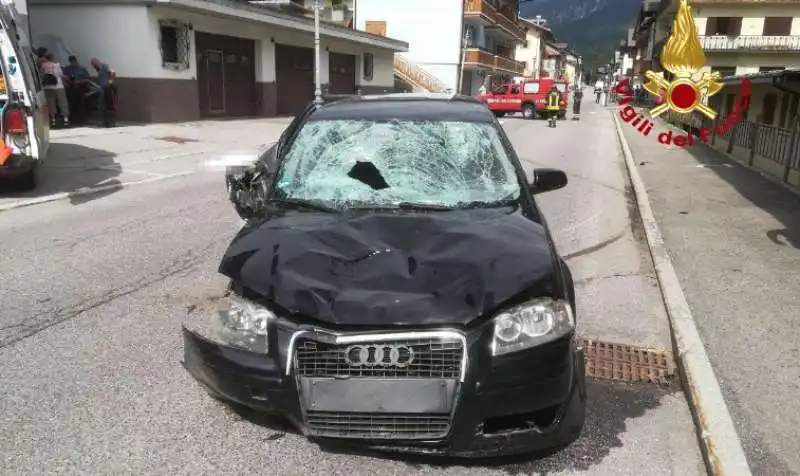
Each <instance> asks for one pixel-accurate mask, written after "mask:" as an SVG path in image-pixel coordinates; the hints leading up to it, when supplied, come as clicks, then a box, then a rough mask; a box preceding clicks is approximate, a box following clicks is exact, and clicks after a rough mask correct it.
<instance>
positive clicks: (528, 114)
mask: <svg viewBox="0 0 800 476" xmlns="http://www.w3.org/2000/svg"><path fill="white" fill-rule="evenodd" d="M522 117H524V118H525V119H536V108H535V107H533V104H525V105H524V106H522Z"/></svg>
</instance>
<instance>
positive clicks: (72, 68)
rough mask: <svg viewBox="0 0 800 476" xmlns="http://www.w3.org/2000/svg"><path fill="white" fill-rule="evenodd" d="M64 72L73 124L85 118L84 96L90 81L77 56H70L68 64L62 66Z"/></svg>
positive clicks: (83, 120)
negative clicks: (67, 82) (67, 84)
mask: <svg viewBox="0 0 800 476" xmlns="http://www.w3.org/2000/svg"><path fill="white" fill-rule="evenodd" d="M64 74H65V75H66V76H67V79H68V81H69V86H68V87H67V99H68V102H69V109H70V111H71V112H72V117H71V118H70V121H71V122H72V123H73V124H78V123H84V122H85V120H86V108H85V107H84V98H85V96H86V93H87V92H88V89H89V82H90V81H91V77H90V76H89V72H88V71H87V70H86V68H84V67H83V65H81V64H80V63H79V62H78V58H76V57H75V56H70V57H69V65H68V66H65V67H64Z"/></svg>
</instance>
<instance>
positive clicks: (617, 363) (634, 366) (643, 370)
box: [582, 339, 675, 385]
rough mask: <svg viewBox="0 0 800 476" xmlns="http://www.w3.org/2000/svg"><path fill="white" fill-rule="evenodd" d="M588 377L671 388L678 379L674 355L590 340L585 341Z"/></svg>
mask: <svg viewBox="0 0 800 476" xmlns="http://www.w3.org/2000/svg"><path fill="white" fill-rule="evenodd" d="M582 344H583V348H584V349H585V351H586V375H588V376H589V377H596V378H604V379H611V380H621V381H624V382H650V383H657V384H660V385H669V384H670V383H671V382H672V381H673V380H674V376H675V363H674V361H673V359H672V352H668V351H660V350H653V349H644V348H641V347H635V346H631V345H626V344H614V343H611V342H601V341H596V340H591V339H583V340H582Z"/></svg>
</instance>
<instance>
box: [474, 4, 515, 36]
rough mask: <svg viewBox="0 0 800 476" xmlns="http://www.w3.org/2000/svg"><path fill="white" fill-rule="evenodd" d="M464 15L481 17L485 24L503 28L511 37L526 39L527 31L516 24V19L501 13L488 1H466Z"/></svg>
mask: <svg viewBox="0 0 800 476" xmlns="http://www.w3.org/2000/svg"><path fill="white" fill-rule="evenodd" d="M464 15H465V16H479V17H480V18H481V20H483V21H484V22H485V23H487V24H489V25H491V26H496V27H498V28H502V29H503V30H505V31H506V33H508V34H509V35H511V36H513V37H515V38H517V39H519V40H524V39H525V29H524V28H522V27H521V26H519V25H518V24H517V23H516V19H515V18H509V17H508V16H506V15H505V14H504V13H501V12H500V11H498V10H497V9H496V8H495V7H494V6H492V5H491V4H490V3H489V2H488V1H487V0H464Z"/></svg>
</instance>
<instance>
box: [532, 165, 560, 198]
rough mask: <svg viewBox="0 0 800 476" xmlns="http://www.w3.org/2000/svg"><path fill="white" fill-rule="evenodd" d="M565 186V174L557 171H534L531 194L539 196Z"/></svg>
mask: <svg viewBox="0 0 800 476" xmlns="http://www.w3.org/2000/svg"><path fill="white" fill-rule="evenodd" d="M566 186H567V174H565V173H564V171H563V170H558V169H534V170H533V183H532V184H531V192H533V194H534V195H535V194H539V193H544V192H550V191H552V190H558V189H560V188H564V187H566Z"/></svg>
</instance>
